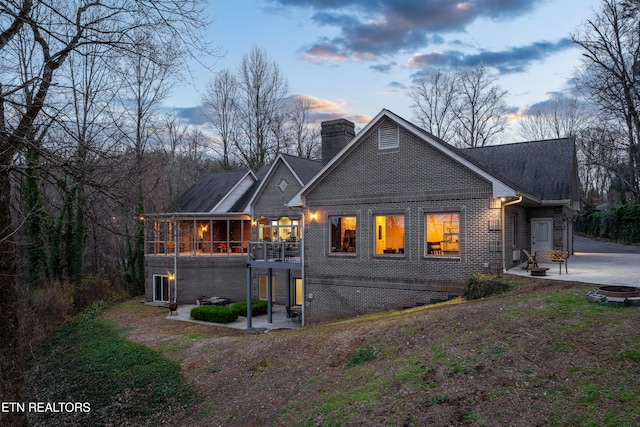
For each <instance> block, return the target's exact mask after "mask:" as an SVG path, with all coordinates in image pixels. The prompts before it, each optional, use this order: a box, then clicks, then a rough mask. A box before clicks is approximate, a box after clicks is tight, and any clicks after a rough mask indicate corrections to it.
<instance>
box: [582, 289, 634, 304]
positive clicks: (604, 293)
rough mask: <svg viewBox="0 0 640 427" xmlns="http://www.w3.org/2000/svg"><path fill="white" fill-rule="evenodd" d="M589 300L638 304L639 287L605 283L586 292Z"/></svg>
mask: <svg viewBox="0 0 640 427" xmlns="http://www.w3.org/2000/svg"><path fill="white" fill-rule="evenodd" d="M587 299H588V300H589V301H591V302H595V303H601V304H611V305H640V288H636V287H633V286H617V285H607V286H600V287H599V288H598V289H592V290H591V291H589V293H588V294H587Z"/></svg>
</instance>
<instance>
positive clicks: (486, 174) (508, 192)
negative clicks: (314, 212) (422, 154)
mask: <svg viewBox="0 0 640 427" xmlns="http://www.w3.org/2000/svg"><path fill="white" fill-rule="evenodd" d="M385 118H389V119H391V120H393V121H395V122H396V123H397V124H398V125H399V126H401V127H402V128H403V129H405V130H406V131H407V132H410V133H412V134H414V135H416V136H417V137H418V138H420V139H422V140H423V141H424V142H425V143H427V144H429V145H430V146H432V147H433V148H435V149H437V150H439V151H440V152H442V153H444V154H445V155H447V156H449V157H450V158H452V159H453V160H455V161H457V162H458V163H460V164H462V165H463V166H465V167H467V168H468V169H470V170H472V171H474V172H475V173H477V174H478V175H480V176H482V177H483V178H485V179H486V180H487V181H489V182H491V184H492V188H493V196H494V197H513V196H516V195H519V194H520V193H521V192H520V191H519V189H518V188H517V187H516V186H515V185H513V184H512V183H510V182H508V180H506V179H500V178H499V177H498V176H496V174H495V173H493V172H492V171H490V170H488V169H487V168H486V167H484V166H483V165H480V164H479V163H478V162H477V161H476V160H475V159H473V158H472V157H469V156H467V155H465V154H464V150H459V149H457V148H455V147H454V146H452V145H450V144H448V143H446V142H444V141H442V140H440V139H438V138H436V137H435V136H433V135H431V134H430V133H428V132H426V131H425V130H424V129H421V128H419V127H417V126H415V125H414V124H412V123H410V122H408V121H407V120H405V119H403V118H402V117H400V116H398V115H396V114H394V113H392V112H391V111H389V110H387V109H383V110H381V111H380V112H379V113H378V114H377V115H376V117H374V118H373V119H372V120H371V121H370V122H369V123H368V124H367V125H366V126H365V127H364V128H363V129H362V130H361V131H360V132H359V133H358V134H357V135H356V136H355V138H353V139H352V140H351V141H349V143H347V144H346V145H345V146H344V147H343V148H342V149H341V150H340V151H339V152H338V153H337V154H336V155H335V156H334V157H333V158H332V159H331V160H330V161H329V162H328V163H327V164H326V165H325V166H324V167H323V168H322V169H321V170H320V171H319V172H318V173H316V174H315V176H314V177H313V178H312V179H311V180H310V181H309V182H308V183H307V184H306V185H305V186H304V187H303V188H302V189H301V190H300V191H299V192H298V194H296V196H295V197H294V198H293V199H291V200H290V201H289V203H288V205H289V206H301V205H302V204H304V195H305V194H306V193H307V192H309V191H310V190H311V189H312V188H313V187H315V185H317V184H318V183H319V182H320V181H322V179H323V178H324V177H325V176H326V175H327V174H329V173H330V172H331V171H332V170H333V169H334V168H335V167H336V166H337V165H339V164H340V163H341V162H342V161H343V160H344V158H345V157H346V156H347V155H348V153H349V152H350V151H352V150H353V149H354V148H355V147H356V146H357V145H358V144H359V142H360V141H361V140H362V139H363V138H364V137H365V135H367V134H368V132H369V130H371V129H372V128H373V127H374V126H376V125H377V124H378V123H379V122H381V121H382V120H384V119H385Z"/></svg>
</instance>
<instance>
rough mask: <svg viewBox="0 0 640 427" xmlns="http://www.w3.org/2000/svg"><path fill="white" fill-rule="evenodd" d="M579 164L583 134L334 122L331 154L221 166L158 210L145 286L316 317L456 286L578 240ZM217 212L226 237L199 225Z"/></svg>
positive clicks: (409, 300)
mask: <svg viewBox="0 0 640 427" xmlns="http://www.w3.org/2000/svg"><path fill="white" fill-rule="evenodd" d="M576 165H577V162H576V154H575V147H574V142H573V140H572V139H570V138H567V139H557V140H548V141H534V142H526V143H518V144H506V145H500V146H491V147H483V148H476V149H465V150H460V149H456V148H455V147H453V146H451V145H449V144H447V143H445V142H443V141H441V140H439V139H437V138H435V137H434V136H432V135H430V134H429V133H427V132H425V131H424V130H422V129H420V128H418V127H416V126H415V125H413V124H411V123H410V122H408V121H406V120H404V119H403V118H401V117H399V116H397V115H395V114H393V113H392V112H390V111H388V110H382V111H381V112H380V113H379V114H378V115H377V116H376V117H375V118H374V119H373V120H371V122H370V123H369V124H368V125H367V126H365V128H364V129H362V130H361V131H360V132H359V133H358V134H357V135H356V134H355V131H354V124H353V123H351V122H349V121H347V120H344V119H340V120H333V121H330V122H324V123H323V124H322V161H321V162H319V161H313V160H308V159H300V158H297V157H294V156H289V155H284V154H281V155H279V156H278V157H277V159H276V160H275V162H274V163H273V164H272V165H270V166H269V167H268V168H264V169H262V170H261V171H258V172H256V173H253V172H251V171H244V172H237V173H228V174H229V175H224V174H213V175H216V176H210V177H204V178H203V180H201V181H200V182H198V183H196V185H194V187H193V188H192V189H190V190H189V191H188V192H187V193H185V195H183V197H181V198H180V200H179V201H178V204H177V207H176V209H174V213H171V214H159V215H157V216H155V217H154V218H152V220H151V221H149V224H153V225H150V229H151V232H150V233H148V235H149V234H151V235H152V236H155V238H154V239H151V240H150V242H149V245H150V248H151V249H152V250H149V251H148V252H147V257H146V259H145V260H146V272H147V294H146V298H147V300H149V301H153V300H156V301H163V300H158V299H157V298H156V293H158V292H157V290H158V289H160V288H161V287H162V286H163V283H164V282H163V280H165V279H166V282H167V289H168V290H169V291H168V292H170V289H171V284H173V285H175V283H176V281H177V283H178V286H177V289H178V295H177V296H178V302H181V303H185V302H191V301H193V300H194V299H195V298H196V297H197V296H198V295H200V294H206V295H218V296H228V297H230V298H232V300H240V299H246V298H248V297H249V296H251V298H256V297H259V298H261V299H268V300H272V301H275V302H276V303H278V304H284V305H286V306H287V307H291V306H297V307H299V308H300V309H301V311H302V317H303V322H304V323H305V324H309V323H316V322H322V321H326V320H329V319H335V318H340V317H350V316H354V315H357V314H360V313H365V312H370V311H376V310H378V311H379V310H388V309H400V308H402V307H404V306H413V305H415V304H422V303H430V302H433V301H439V300H443V299H447V298H449V297H450V296H452V295H459V294H460V293H461V292H462V290H463V289H464V286H465V283H466V281H467V279H468V278H469V276H471V275H472V274H473V273H476V272H479V271H491V272H497V271H503V270H506V269H509V268H511V267H513V266H516V265H518V264H519V263H520V259H521V251H522V249H531V250H532V251H535V250H543V249H563V250H567V251H569V252H571V251H572V246H573V239H572V236H573V229H572V224H573V216H574V212H575V211H576V210H577V209H578V196H577V195H578V179H577V166H576ZM219 181H220V182H219ZM214 182H215V184H214ZM223 183H226V184H225V185H222V184H223ZM209 199H211V200H209ZM220 200H226V202H225V203H221V202H220ZM216 201H217V202H216ZM225 209H226V210H225ZM185 220H186V221H187V223H186V224H183V222H182V221H185ZM198 221H201V222H198ZM202 221H205V222H202ZM206 221H209V222H206ZM214 221H236V222H233V223H232V222H228V223H227V225H226V228H224V227H222V228H220V227H218V228H219V229H221V230H223V234H224V231H225V230H226V233H227V234H226V240H225V239H223V238H219V237H213V236H212V235H211V233H209V234H208V232H207V231H203V233H202V236H200V234H199V231H198V230H206V229H208V230H213V226H214V225H219V226H221V225H222V224H217V223H215V222H214ZM237 221H240V222H239V223H237ZM165 223H166V224H165ZM169 224H175V225H169ZM189 224H190V225H189ZM177 226H179V230H183V228H185V229H186V230H187V233H186V234H187V235H188V236H193V237H189V238H187V239H184V238H183V237H182V235H183V234H184V233H183V232H182V231H180V233H177V234H174V240H175V241H176V242H179V243H182V242H183V240H184V241H185V243H186V248H187V249H186V252H184V251H185V250H184V249H183V248H182V247H181V248H179V249H178V251H177V252H172V251H171V250H170V249H168V248H167V245H168V244H169V243H170V240H172V239H171V237H170V236H171V230H174V231H175V230H177V229H178V227H177ZM163 227H164V228H163ZM172 227H174V228H172ZM238 227H240V228H238ZM232 231H236V233H235V237H232V236H231V232H232ZM163 233H164V234H163ZM238 233H239V234H238ZM175 236H180V237H175ZM238 236H241V237H240V238H238ZM223 237H225V236H223ZM198 239H199V240H200V245H201V246H198V243H197V242H196V241H197V240H198ZM204 242H206V243H208V245H202V243H204ZM221 243H224V244H225V245H221ZM232 246H233V247H234V248H235V249H234V250H231V249H230V248H231V247H232ZM212 247H213V248H215V247H217V248H218V250H219V252H215V251H214V250H213V249H211V248H212ZM223 247H226V249H224V250H223V249H221V248H223ZM201 248H204V249H201ZM238 248H240V250H239V251H238V252H236V251H237V250H238ZM207 249H208V251H207ZM199 251H202V252H203V253H200V252H199ZM237 255H240V256H237ZM176 271H177V277H176V280H172V279H173V278H172V276H171V274H173V273H171V272H176ZM162 276H164V277H165V279H158V277H162ZM269 290H271V292H269ZM160 293H161V292H160ZM170 295H173V294H170Z"/></svg>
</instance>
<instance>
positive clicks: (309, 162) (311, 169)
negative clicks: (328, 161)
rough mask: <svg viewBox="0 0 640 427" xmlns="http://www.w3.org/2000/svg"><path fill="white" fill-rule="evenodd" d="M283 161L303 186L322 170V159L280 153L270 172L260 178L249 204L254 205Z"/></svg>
mask: <svg viewBox="0 0 640 427" xmlns="http://www.w3.org/2000/svg"><path fill="white" fill-rule="evenodd" d="M280 162H282V164H284V165H285V167H287V168H288V169H289V171H290V172H291V174H292V175H293V176H294V177H295V178H296V180H297V181H298V183H299V184H300V186H301V187H304V185H305V184H306V183H307V182H309V180H310V179H311V178H312V177H313V176H314V175H315V174H316V173H317V172H318V171H319V170H320V168H321V167H322V163H321V162H320V160H313V159H307V158H304V157H297V156H292V155H291V154H283V153H279V154H278V156H277V157H276V159H275V160H274V162H273V163H272V164H271V165H270V166H269V170H268V172H267V173H266V174H265V176H264V177H263V178H261V179H260V183H259V185H258V188H257V190H256V191H255V192H254V193H253V195H252V196H251V198H250V200H249V205H253V203H254V201H255V200H256V199H257V198H258V197H259V196H260V194H261V193H262V190H263V188H264V186H265V185H266V183H267V182H268V181H269V179H271V176H272V175H273V174H274V173H275V170H276V168H277V165H278V164H279V163H280Z"/></svg>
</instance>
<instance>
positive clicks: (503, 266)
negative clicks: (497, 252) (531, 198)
mask: <svg viewBox="0 0 640 427" xmlns="http://www.w3.org/2000/svg"><path fill="white" fill-rule="evenodd" d="M521 201H522V196H518V199H517V200H512V201H510V202H506V203H503V204H502V209H501V211H502V212H501V216H502V218H501V222H502V272H503V273H506V272H507V265H506V263H505V259H506V257H507V248H506V241H505V237H504V235H505V232H506V230H505V223H504V221H505V211H506V207H507V206H511V205H515V204H518V203H520V202H521Z"/></svg>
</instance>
